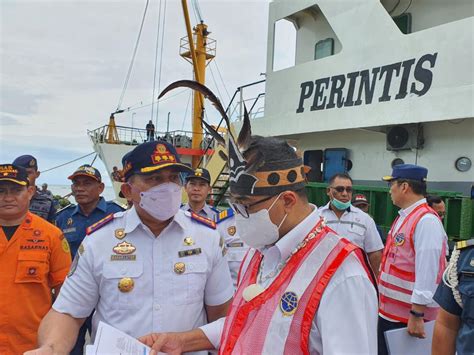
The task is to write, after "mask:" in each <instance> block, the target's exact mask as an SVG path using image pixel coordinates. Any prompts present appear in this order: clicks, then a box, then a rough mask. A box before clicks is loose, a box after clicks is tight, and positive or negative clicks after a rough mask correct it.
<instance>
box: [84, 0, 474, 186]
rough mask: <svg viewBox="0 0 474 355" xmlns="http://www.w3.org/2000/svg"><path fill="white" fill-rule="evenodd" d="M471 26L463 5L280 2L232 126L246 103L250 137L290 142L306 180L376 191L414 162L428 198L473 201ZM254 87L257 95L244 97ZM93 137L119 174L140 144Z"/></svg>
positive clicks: (472, 10) (395, 0) (375, 0)
mask: <svg viewBox="0 0 474 355" xmlns="http://www.w3.org/2000/svg"><path fill="white" fill-rule="evenodd" d="M473 28H474V6H473V3H472V1H467V0H466V1H465V0H455V1H450V2H448V1H416V0H354V1H334V0H317V1H316V0H298V1H286V0H274V1H273V2H271V3H269V16H268V34H267V59H266V73H265V76H266V78H265V80H263V81H262V80H259V81H256V82H255V83H251V84H243V85H242V86H241V87H239V88H237V90H236V94H235V95H234V98H235V99H234V100H233V102H231V103H229V106H231V104H233V105H235V106H236V107H238V108H237V109H236V112H237V114H236V115H234V116H233V117H234V124H235V125H236V126H237V127H238V126H239V124H240V122H241V120H242V114H241V113H242V112H243V108H242V106H243V105H244V103H245V104H246V107H247V108H249V107H250V112H251V113H250V117H251V125H252V132H253V134H260V135H264V136H275V137H280V138H283V139H286V140H288V141H289V142H291V144H293V145H294V146H295V147H296V148H297V149H298V150H299V151H300V152H302V156H303V158H304V163H305V165H307V166H309V167H310V168H311V171H310V172H309V174H308V180H309V181H310V182H314V183H324V182H327V180H328V178H329V177H330V176H332V175H333V174H334V173H337V172H347V173H348V174H350V176H351V177H352V179H353V180H354V183H355V184H356V185H364V186H381V184H382V182H381V179H380V177H381V176H383V175H387V173H389V172H390V171H391V169H392V168H393V166H395V165H397V164H402V163H412V164H419V165H422V166H425V167H426V168H428V170H429V176H428V178H429V185H428V187H429V189H431V190H441V191H452V192H456V193H458V194H460V195H468V194H470V193H472V190H471V189H472V184H473V182H474V169H473V168H472V159H474V139H473V137H474V74H473V73H474V70H473V69H474V68H473V63H474V32H473V31H472V29H473ZM252 86H257V87H261V88H262V90H261V91H262V92H261V94H259V95H258V96H256V97H251V98H249V97H246V92H247V91H250V90H248V89H249V88H250V87H252ZM239 112H240V114H239ZM107 128H108V127H107V126H104V127H103V129H104V130H106V129H107ZM126 129H127V130H128V129H129V128H126ZM96 132H97V131H92V132H91V134H90V135H91V138H92V141H93V143H94V149H95V151H96V152H97V153H98V154H99V156H100V158H101V159H102V161H103V162H104V163H105V165H106V166H107V168H108V170H109V171H112V168H113V166H114V165H115V166H119V163H120V162H119V158H118V157H121V156H122V155H123V154H124V153H126V152H127V151H128V150H130V149H131V148H133V146H132V145H128V143H126V142H120V144H114V145H111V144H109V143H107V142H104V141H102V142H100V141H98V140H97V133H96ZM140 134H143V132H141V133H140ZM209 144H210V145H212V141H210V142H209ZM213 155H216V154H213ZM211 156H212V154H211ZM219 169H220V170H219ZM219 169H218V171H217V173H215V175H216V176H215V179H216V180H217V179H218V175H219V174H221V172H222V171H223V170H222V167H219Z"/></svg>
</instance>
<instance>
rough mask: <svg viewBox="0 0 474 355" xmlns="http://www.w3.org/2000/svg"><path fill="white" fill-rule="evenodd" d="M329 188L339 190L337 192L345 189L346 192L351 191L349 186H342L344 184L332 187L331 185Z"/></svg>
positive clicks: (349, 192)
mask: <svg viewBox="0 0 474 355" xmlns="http://www.w3.org/2000/svg"><path fill="white" fill-rule="evenodd" d="M331 189H334V190H336V191H337V192H339V193H343V192H344V190H345V191H346V192H347V193H348V194H351V193H352V191H353V190H352V187H351V186H347V187H344V186H336V187H332V186H331Z"/></svg>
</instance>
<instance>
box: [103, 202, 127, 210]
mask: <svg viewBox="0 0 474 355" xmlns="http://www.w3.org/2000/svg"><path fill="white" fill-rule="evenodd" d="M107 202H109V203H113V204H115V205H117V206H119V207H120V208H122V209H123V210H124V211H125V210H126V209H127V208H128V206H127V205H124V204H123V203H120V202H118V201H115V200H113V201H107Z"/></svg>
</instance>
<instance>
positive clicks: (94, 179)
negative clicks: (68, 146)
mask: <svg viewBox="0 0 474 355" xmlns="http://www.w3.org/2000/svg"><path fill="white" fill-rule="evenodd" d="M68 179H69V180H71V181H72V184H71V192H72V195H73V196H74V199H75V200H76V202H77V205H74V204H71V205H68V206H67V207H65V208H63V209H62V210H60V211H58V213H57V217H56V225H57V226H58V227H59V228H60V229H61V230H62V231H63V233H64V236H65V237H66V239H67V240H68V242H69V246H70V247H71V255H72V257H73V258H74V256H75V255H76V252H77V249H78V248H79V245H80V244H81V243H82V240H83V239H84V237H85V236H86V228H87V227H89V226H91V225H92V224H94V223H96V222H98V221H99V220H101V219H103V218H104V217H106V216H107V215H109V214H111V213H116V212H122V211H124V208H123V207H121V206H120V205H118V204H117V203H115V202H113V201H106V200H105V199H104V198H103V197H102V196H101V194H102V193H103V192H104V187H105V186H104V183H103V182H102V176H101V174H100V171H99V170H97V169H96V168H94V167H92V166H90V165H88V164H85V165H82V166H80V167H79V168H77V170H76V171H74V173H73V174H72V175H71V176H69V177H68Z"/></svg>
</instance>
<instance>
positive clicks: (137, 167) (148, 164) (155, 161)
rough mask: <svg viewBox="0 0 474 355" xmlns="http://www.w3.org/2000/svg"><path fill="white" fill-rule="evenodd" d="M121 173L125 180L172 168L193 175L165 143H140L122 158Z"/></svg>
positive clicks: (173, 148)
mask: <svg viewBox="0 0 474 355" xmlns="http://www.w3.org/2000/svg"><path fill="white" fill-rule="evenodd" d="M122 164H123V170H122V173H123V175H124V177H125V180H128V178H129V177H130V176H132V175H134V174H141V175H143V174H149V173H152V172H155V171H157V170H159V169H163V168H168V167H174V168H176V169H177V170H179V171H181V172H185V173H190V174H192V173H193V169H192V168H191V167H189V166H187V165H185V164H183V163H181V160H180V159H179V155H178V153H177V152H176V149H175V147H174V146H173V145H171V144H169V143H168V142H165V141H153V142H146V143H142V144H140V145H138V146H136V147H135V149H133V150H132V151H131V152H129V153H127V154H125V155H124V157H123V158H122Z"/></svg>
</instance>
